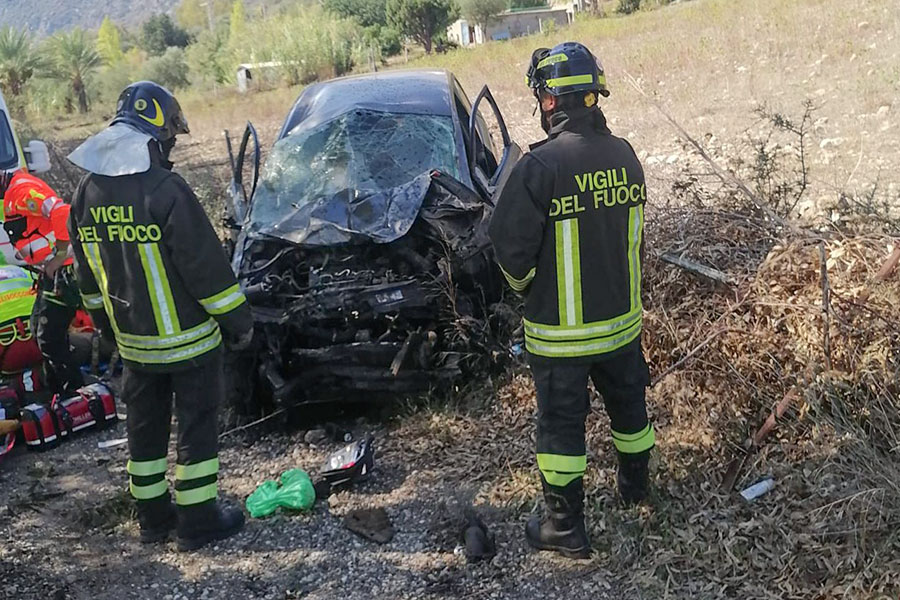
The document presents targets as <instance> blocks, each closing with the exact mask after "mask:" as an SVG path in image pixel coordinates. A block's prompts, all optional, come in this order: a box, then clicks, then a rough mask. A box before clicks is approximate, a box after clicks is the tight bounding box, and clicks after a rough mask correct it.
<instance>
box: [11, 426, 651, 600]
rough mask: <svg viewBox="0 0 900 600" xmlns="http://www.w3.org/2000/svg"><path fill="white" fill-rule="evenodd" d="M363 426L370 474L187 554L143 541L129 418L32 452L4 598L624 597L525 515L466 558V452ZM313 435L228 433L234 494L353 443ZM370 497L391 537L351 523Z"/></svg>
mask: <svg viewBox="0 0 900 600" xmlns="http://www.w3.org/2000/svg"><path fill="white" fill-rule="evenodd" d="M410 418H411V419H417V418H419V417H418V416H416V415H413V416H412V417H410ZM429 418H432V419H433V418H434V417H429ZM348 423H349V426H348V428H349V429H352V431H353V433H354V434H355V435H357V436H359V435H363V434H364V433H367V432H372V433H374V435H375V437H376V440H377V442H376V443H377V446H376V448H377V458H376V468H375V471H374V472H373V476H372V477H371V478H370V480H369V481H368V482H366V483H364V484H361V485H358V486H357V487H355V488H354V489H352V490H350V491H347V492H342V493H340V494H337V495H335V496H332V497H331V498H330V499H329V500H328V501H326V502H319V503H317V504H316V506H315V507H314V509H313V510H312V511H310V512H309V513H305V514H290V515H288V514H277V515H275V516H273V517H270V518H268V519H265V520H256V519H248V523H247V526H246V528H245V529H244V531H243V532H242V533H240V534H239V535H237V536H235V537H233V538H231V539H228V540H226V541H223V542H221V543H219V544H218V545H216V546H212V547H207V548H205V549H203V550H201V551H198V552H195V553H178V552H177V551H176V550H175V545H174V543H173V542H169V543H167V544H161V545H154V546H143V545H141V544H140V543H139V542H138V537H137V536H138V526H137V522H136V521H135V520H134V517H133V512H132V508H131V502H130V500H129V498H128V494H127V491H126V489H127V486H126V473H125V461H126V459H127V450H126V448H125V446H118V447H115V448H112V449H99V448H98V447H97V443H98V442H99V441H101V440H108V439H116V438H120V437H123V436H124V435H125V428H124V424H119V426H118V427H116V428H115V429H112V430H106V431H102V432H90V433H85V434H83V435H81V436H79V437H78V438H77V439H73V440H70V441H68V442H67V443H65V444H64V445H62V446H61V447H59V448H57V449H55V450H52V451H50V452H47V453H43V454H37V453H30V452H27V451H25V450H23V449H18V451H17V452H16V453H15V454H14V455H13V456H11V457H9V458H8V460H7V461H6V462H5V463H4V464H3V465H2V472H0V505H2V509H0V534H2V536H3V539H4V540H6V542H5V543H4V544H2V546H0V597H3V598H17V599H21V600H25V599H31V598H42V599H47V598H52V599H55V600H58V599H64V598H65V599H81V598H84V599H87V598H91V599H102V598H110V599H112V598H116V599H118V598H159V599H162V600H179V599H184V600H186V599H194V598H200V599H214V598H223V599H224V598H227V599H251V598H260V599H263V598H266V599H276V598H277V599H281V598H310V599H333V598H344V599H353V598H387V597H390V598H395V599H400V598H410V599H412V598H416V599H418V598H497V599H501V598H563V597H565V598H568V599H578V598H585V599H587V598H591V599H595V600H596V599H599V600H603V599H604V598H612V597H619V596H620V595H621V593H622V590H621V589H620V588H619V586H618V585H616V584H615V583H614V581H615V579H614V578H613V577H612V576H611V574H610V573H608V572H607V571H605V570H604V569H603V568H602V567H601V566H600V563H599V561H597V560H595V561H569V560H565V559H562V558H557V557H555V556H552V555H550V554H548V553H536V552H534V551H531V550H530V549H528V548H527V547H526V544H525V542H524V539H523V536H522V528H523V524H524V520H525V518H526V515H525V514H524V513H523V511H518V512H516V511H512V510H509V509H504V508H493V509H492V508H490V507H485V506H480V507H479V510H481V511H482V514H483V516H485V518H486V521H487V522H488V525H489V527H490V528H491V530H492V532H494V533H495V535H496V539H497V546H498V554H497V556H496V557H495V558H494V559H493V560H491V561H490V562H482V563H474V564H469V563H467V561H466V558H465V556H464V555H463V554H462V552H461V549H459V548H457V547H456V536H457V535H458V529H459V527H458V517H457V515H458V514H459V509H458V507H459V506H460V505H459V503H458V502H459V501H458V500H457V499H458V498H459V495H460V490H462V489H465V488H466V484H467V482H466V481H463V480H461V479H460V478H459V477H458V476H456V475H453V476H450V477H448V476H446V473H447V472H448V471H447V470H446V469H444V467H445V466H447V465H445V464H443V463H444V462H445V461H447V460H453V459H452V456H453V455H454V454H455V453H457V452H458V451H459V450H460V448H458V447H457V448H453V449H452V450H453V451H452V452H447V453H446V454H443V455H442V454H441V453H440V452H431V451H423V452H413V454H414V455H415V456H414V457H411V456H410V452H409V450H408V449H409V448H411V447H414V445H415V444H416V443H417V440H416V439H411V438H414V437H415V436H417V435H419V434H418V433H417V432H419V431H420V430H419V429H417V428H416V427H406V426H404V425H403V421H402V420H401V419H396V420H392V419H391V418H389V417H386V418H382V419H375V420H367V418H366V417H361V418H354V419H353V420H351V421H349V422H348ZM241 435H243V436H244V438H243V439H241V438H240V437H239V436H241ZM259 435H261V436H262V437H260V438H259V439H252V438H254V437H256V436H259ZM305 438H306V431H304V430H300V429H297V430H294V431H284V430H282V431H269V432H265V431H262V432H257V433H256V434H255V435H254V434H252V433H248V432H242V433H240V434H238V435H235V436H229V437H228V438H226V440H224V441H223V447H222V450H221V454H220V456H221V462H222V479H221V483H220V489H221V492H222V494H223V495H224V496H225V497H226V498H227V499H229V500H230V501H232V502H241V503H243V501H244V500H245V499H246V497H247V496H248V495H249V494H250V493H251V492H252V491H253V490H254V489H255V488H256V486H257V485H258V484H259V483H261V482H262V481H264V480H266V479H271V478H277V477H278V476H279V475H280V474H281V473H282V472H283V471H285V470H287V469H289V468H297V467H299V468H304V469H306V470H308V471H310V472H311V473H312V474H313V475H315V472H316V470H317V469H318V467H319V465H321V464H322V463H323V461H324V459H325V458H326V456H327V455H328V453H330V452H331V451H333V450H336V449H337V448H339V447H340V446H341V444H340V443H338V442H332V441H330V440H326V441H324V442H322V443H319V444H310V443H307V442H306V441H305ZM309 439H311V437H310V438H309ZM461 443H468V442H461ZM429 447H430V446H429ZM478 451H480V450H479V448H478V447H476V446H473V452H478ZM448 457H449V458H448ZM411 458H414V460H411ZM170 460H171V457H170ZM496 469H497V470H498V471H502V470H503V469H502V467H501V466H497V467H496ZM449 472H450V473H452V474H458V473H459V472H460V471H459V470H458V469H452V468H451V469H449ZM448 499H449V500H448ZM533 504H534V503H533V502H532V505H533ZM366 507H383V508H385V509H386V511H387V512H388V514H389V516H390V518H391V520H392V522H393V526H394V528H395V531H396V534H395V536H394V538H393V540H392V541H391V542H389V543H387V544H384V545H378V544H375V543H372V542H369V541H365V540H363V539H362V538H359V537H357V536H355V535H354V534H352V533H351V532H349V531H348V530H346V529H345V528H344V527H343V525H342V518H343V516H344V515H345V514H346V513H347V512H348V511H350V510H352V509H354V508H366ZM633 595H636V596H637V597H640V595H639V594H633Z"/></svg>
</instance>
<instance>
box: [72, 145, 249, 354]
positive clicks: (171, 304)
mask: <svg viewBox="0 0 900 600" xmlns="http://www.w3.org/2000/svg"><path fill="white" fill-rule="evenodd" d="M153 158H154V160H153V161H152V163H153V164H152V166H151V167H150V170H149V171H146V172H144V173H138V174H134V175H125V176H121V177H106V176H102V175H97V174H88V175H86V176H85V177H84V179H82V180H81V183H80V184H79V185H78V189H77V190H76V192H75V196H74V198H73V199H72V210H71V215H70V219H69V230H70V233H71V238H72V245H73V247H74V250H75V266H76V274H77V276H78V281H79V286H80V287H81V293H82V298H83V300H84V304H85V306H86V307H87V308H88V309H89V310H90V311H91V315H92V316H94V318H95V322H96V323H97V324H98V325H99V326H100V327H104V326H108V327H111V329H112V332H113V333H114V334H115V338H116V343H117V345H118V347H119V353H120V355H121V356H122V359H123V360H124V361H126V363H128V364H129V365H130V366H131V367H132V368H136V369H143V370H152V371H162V372H169V371H179V370H182V369H185V368H189V367H191V366H194V365H198V364H202V363H205V362H206V361H207V360H209V359H211V358H212V357H213V354H212V353H213V352H214V351H217V350H218V349H219V347H220V346H221V345H222V330H224V331H225V334H226V335H227V336H233V337H238V336H240V335H241V334H243V333H244V332H246V331H247V330H248V329H249V328H250V327H252V319H251V315H250V308H249V306H248V305H247V302H246V299H245V298H244V295H243V293H242V292H241V290H240V288H239V286H238V283H237V281H236V279H235V277H234V273H233V272H232V271H231V267H230V265H229V264H228V260H227V258H226V257H225V253H224V251H223V250H222V246H221V244H220V242H219V239H218V237H217V236H216V233H215V231H214V230H213V227H212V225H211V224H210V222H209V219H208V217H207V216H206V213H205V212H204V211H203V208H202V207H201V206H200V203H199V202H198V200H197V198H196V197H195V196H194V194H193V192H192V191H191V189H190V187H188V185H187V183H185V181H184V180H183V179H182V178H181V177H180V176H178V175H176V174H175V173H172V172H171V171H169V170H168V169H166V168H163V167H162V166H160V165H161V162H162V161H161V159H160V157H159V155H158V152H157V153H155V156H153ZM106 317H108V321H107V319H106ZM220 326H221V330H220Z"/></svg>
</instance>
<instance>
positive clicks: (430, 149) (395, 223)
mask: <svg viewBox="0 0 900 600" xmlns="http://www.w3.org/2000/svg"><path fill="white" fill-rule="evenodd" d="M434 169H437V170H440V171H442V172H444V173H446V174H448V175H451V176H452V177H454V178H458V177H459V167H458V156H457V151H456V141H455V137H454V130H453V120H452V118H451V117H445V116H434V115H413V114H396V113H387V112H380V111H374V110H363V109H356V110H354V111H351V112H348V113H345V114H343V115H341V116H339V117H337V118H335V119H333V120H331V121H328V122H325V123H322V124H320V125H318V126H315V127H304V125H303V124H302V123H301V124H300V125H298V126H297V127H296V128H295V129H294V130H293V131H291V132H290V133H289V134H288V135H287V136H285V137H284V138H282V139H281V140H279V141H278V142H277V143H276V144H275V146H274V148H273V149H272V153H271V154H270V156H269V158H268V160H267V161H266V166H265V169H264V172H263V174H262V178H261V180H260V184H259V187H258V188H257V190H256V193H255V194H254V199H253V206H252V208H251V213H250V222H249V226H250V231H252V232H256V233H264V234H267V235H274V236H277V237H281V238H284V239H287V240H290V241H293V242H295V243H310V244H331V243H340V242H344V241H349V240H350V238H351V237H354V236H356V237H359V236H358V235H356V234H361V235H362V236H363V237H368V238H371V239H373V240H375V241H377V242H386V241H392V239H390V238H393V239H396V238H398V237H400V236H402V235H404V234H405V233H406V230H408V228H409V226H411V225H412V221H413V220H415V216H416V215H417V214H418V211H419V209H420V207H421V202H422V197H423V196H424V192H425V190H426V189H427V185H425V186H424V188H423V187H422V184H423V182H422V181H421V178H420V176H422V175H423V174H425V173H428V172H430V171H432V170H434ZM414 182H415V185H413V186H412V189H411V188H410V184H413V183H414ZM420 196H421V197H420ZM323 228H324V229H327V230H329V233H328V235H325V236H322V235H313V234H315V233H316V232H317V231H319V230H322V229H323Z"/></svg>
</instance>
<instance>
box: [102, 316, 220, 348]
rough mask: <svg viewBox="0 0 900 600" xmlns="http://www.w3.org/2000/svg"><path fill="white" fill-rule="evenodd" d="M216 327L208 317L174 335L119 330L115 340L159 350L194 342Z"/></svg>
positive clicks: (122, 343) (124, 344) (125, 344)
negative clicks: (144, 333)
mask: <svg viewBox="0 0 900 600" xmlns="http://www.w3.org/2000/svg"><path fill="white" fill-rule="evenodd" d="M218 328H219V325H218V324H217V323H216V322H215V321H214V320H213V319H208V320H207V321H206V322H205V323H201V324H200V325H197V326H196V327H192V328H191V329H187V330H185V331H182V332H181V333H177V334H175V335H134V334H130V333H123V332H120V333H119V334H118V336H117V337H116V341H117V342H118V343H119V345H120V346H129V347H131V348H135V349H137V350H159V349H163V348H173V347H175V346H183V345H185V344H187V343H190V342H195V341H197V340H198V339H200V338H202V337H206V336H208V335H210V334H212V333H213V331H215V330H216V329H218Z"/></svg>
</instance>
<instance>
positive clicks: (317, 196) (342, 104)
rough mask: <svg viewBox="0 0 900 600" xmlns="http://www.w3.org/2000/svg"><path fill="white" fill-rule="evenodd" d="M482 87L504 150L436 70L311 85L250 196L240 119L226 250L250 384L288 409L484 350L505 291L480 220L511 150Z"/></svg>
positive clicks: (417, 387) (419, 377) (387, 385)
mask: <svg viewBox="0 0 900 600" xmlns="http://www.w3.org/2000/svg"><path fill="white" fill-rule="evenodd" d="M485 90H486V88H485ZM485 96H486V97H488V98H490V103H491V104H492V105H493V108H494V111H495V115H496V116H497V117H498V122H499V126H500V130H501V135H502V137H503V140H504V148H503V152H502V154H501V155H500V157H499V158H500V160H497V156H496V155H495V150H494V147H493V142H492V141H491V139H490V136H489V133H488V129H487V126H486V124H485V123H484V120H483V119H482V118H481V116H480V115H478V114H477V113H476V114H475V116H472V112H471V111H472V106H471V105H470V104H469V101H468V99H467V98H466V96H465V94H464V92H462V88H461V87H460V86H459V83H458V82H457V81H456V79H455V78H454V77H453V75H451V74H449V73H447V72H444V71H397V72H390V73H383V74H373V75H364V76H358V77H348V78H342V79H337V80H333V81H329V82H324V83H320V84H315V85H312V86H310V87H308V88H307V89H306V90H304V91H303V93H301V95H300V97H299V98H298V100H297V102H296V103H295V105H294V107H293V109H292V110H291V111H290V113H289V114H288V117H287V119H286V121H285V124H284V125H283V127H282V129H281V132H280V133H279V136H278V140H277V141H276V143H275V145H274V147H273V148H272V150H271V152H270V153H269V156H268V158H267V161H266V164H265V168H264V170H263V171H262V173H260V172H259V169H258V167H256V166H255V165H254V168H253V169H252V172H251V177H250V182H249V183H250V188H249V189H250V191H249V192H248V191H247V185H246V183H245V182H244V173H243V171H244V168H243V167H244V161H245V157H246V151H247V148H248V145H249V142H250V141H253V144H254V151H255V152H256V151H258V142H257V141H256V135H255V131H254V130H252V129H250V128H248V132H247V133H245V135H244V138H243V140H242V143H241V148H240V150H239V152H238V156H237V157H236V159H234V160H233V168H234V181H233V182H232V186H231V194H232V198H231V202H230V204H229V208H230V211H229V212H230V214H229V215H228V216H227V217H226V225H227V226H229V228H230V230H231V233H232V235H231V238H230V239H229V240H228V241H227V243H226V247H230V248H233V249H234V250H233V256H232V261H233V267H234V269H235V272H236V273H237V275H238V278H239V280H240V282H241V285H242V287H243V289H244V291H245V293H246V294H247V297H248V300H249V301H250V304H251V306H252V308H253V312H254V320H255V322H256V325H257V330H258V331H259V332H260V333H261V334H262V335H260V336H258V339H259V340H261V347H260V348H259V351H258V352H257V353H256V355H255V356H254V359H255V361H248V362H253V363H254V367H253V372H252V373H246V374H244V375H245V376H246V377H247V378H250V379H253V380H254V381H255V385H254V387H255V388H257V389H258V388H260V387H262V388H264V390H265V391H266V392H268V393H269V394H271V397H272V398H273V399H274V400H275V402H276V403H288V404H293V403H297V402H311V401H327V400H332V399H335V398H336V397H340V398H342V399H346V398H347V396H346V392H347V391H357V392H366V393H374V394H377V393H379V392H383V393H386V394H390V393H398V392H399V393H406V392H417V391H422V390H427V389H428V388H429V387H432V386H434V385H436V384H437V383H438V382H440V381H442V380H445V381H446V380H453V379H454V378H456V377H458V376H459V375H460V374H461V373H462V372H463V371H464V370H466V368H467V365H469V364H470V363H472V362H473V360H474V356H475V355H477V354H478V353H482V352H485V351H486V348H485V345H486V344H487V343H488V342H487V341H486V340H487V337H489V336H490V334H491V326H490V324H489V322H488V321H489V311H488V306H489V305H490V304H491V303H493V302H496V301H497V300H498V299H499V296H500V294H501V290H502V285H501V282H500V278H499V277H498V276H497V273H496V267H495V265H494V262H493V258H492V253H491V248H490V243H489V240H488V238H487V224H488V222H489V219H490V215H491V212H492V210H493V204H494V194H495V193H496V192H497V191H498V188H497V187H496V186H497V182H501V181H505V177H506V176H508V171H509V170H510V169H511V168H512V166H513V165H514V164H515V162H516V161H517V160H518V158H519V157H520V156H521V153H520V151H519V149H518V147H516V146H515V145H514V144H513V143H512V142H511V141H510V140H509V136H508V133H507V132H506V129H505V125H504V124H503V122H502V117H500V116H499V111H498V110H497V109H496V104H495V103H494V102H493V98H492V97H490V92H489V91H486V93H485V91H483V92H482V94H481V95H480V96H479V97H480V98H481V97H485ZM229 151H230V142H229ZM256 156H257V155H256V154H254V160H256ZM498 165H499V166H498ZM257 177H258V179H259V181H258V185H257V184H256V180H257ZM245 395H246V394H245Z"/></svg>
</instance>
